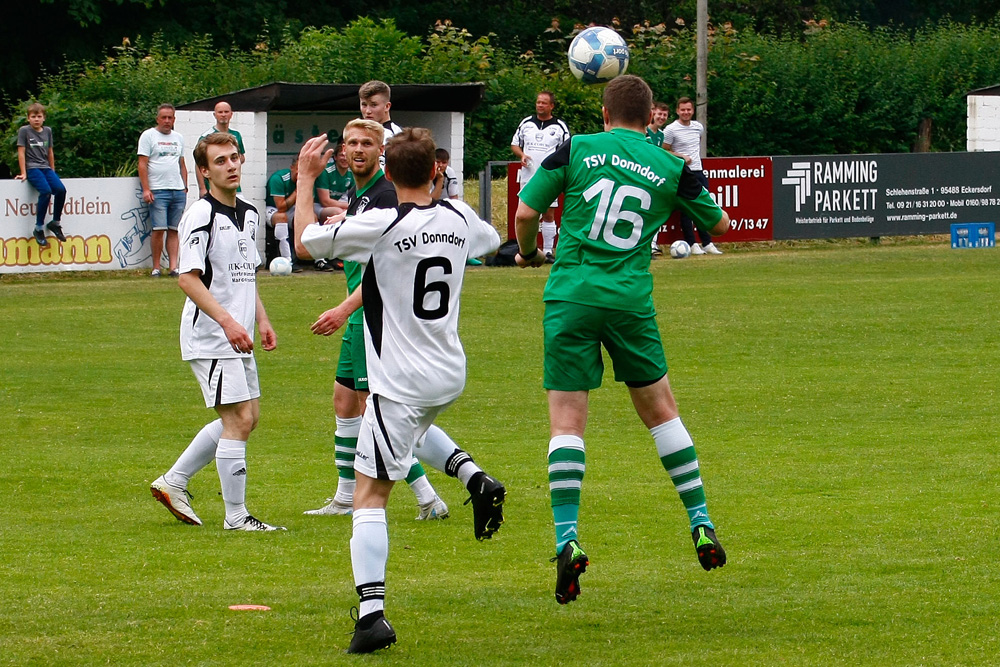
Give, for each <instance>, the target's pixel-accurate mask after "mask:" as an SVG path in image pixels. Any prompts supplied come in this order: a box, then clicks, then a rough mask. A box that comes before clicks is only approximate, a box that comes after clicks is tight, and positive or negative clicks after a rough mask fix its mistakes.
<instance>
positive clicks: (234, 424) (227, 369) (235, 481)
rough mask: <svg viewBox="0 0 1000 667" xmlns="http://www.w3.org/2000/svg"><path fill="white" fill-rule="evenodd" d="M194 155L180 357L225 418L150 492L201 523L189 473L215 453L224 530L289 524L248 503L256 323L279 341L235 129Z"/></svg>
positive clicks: (184, 242)
mask: <svg viewBox="0 0 1000 667" xmlns="http://www.w3.org/2000/svg"><path fill="white" fill-rule="evenodd" d="M194 159H195V164H196V165H197V168H198V171H199V174H200V176H201V177H202V178H207V179H208V181H209V194H207V195H206V196H205V197H203V198H202V199H199V200H198V201H197V202H195V203H194V204H192V205H191V207H190V208H189V209H188V210H187V212H186V213H185V214H184V218H183V219H182V220H181V223H180V228H179V230H178V240H179V242H180V243H179V245H180V260H179V271H180V274H181V275H180V278H178V280H177V282H178V284H179V285H180V288H181V289H182V290H184V293H185V294H186V295H187V299H186V300H185V302H184V310H183V313H182V314H181V332H180V342H181V358H182V359H184V360H185V361H188V362H190V364H191V369H192V370H193V371H194V374H195V377H197V378H198V383H199V384H200V385H201V392H202V395H203V397H204V399H205V406H206V407H210V408H215V411H216V412H217V413H218V415H219V419H216V420H215V421H213V422H211V423H210V424H208V425H206V426H205V427H204V428H203V429H202V430H201V431H200V432H199V433H198V435H196V436H195V438H194V440H192V441H191V444H190V445H188V447H187V449H185V450H184V452H183V453H182V454H181V456H180V458H178V459H177V462H176V463H174V465H173V467H171V468H170V470H168V471H167V472H166V473H165V474H163V475H161V476H160V477H159V478H158V479H157V480H156V481H154V482H153V484H152V486H151V487H150V490H151V491H152V494H153V497H154V498H156V499H157V500H158V501H160V502H161V503H163V504H164V505H165V506H166V508H167V509H168V510H170V512H171V513H172V514H173V515H174V516H175V517H177V518H178V519H180V520H181V521H183V522H184V523H189V524H193V525H198V526H200V525H201V519H199V518H198V516H197V515H196V514H195V513H194V509H192V507H191V505H190V503H189V502H188V498H187V495H188V494H187V484H188V480H190V478H191V477H192V476H194V474H195V473H197V472H198V471H199V470H201V469H202V468H204V467H205V466H206V465H208V464H209V463H210V462H211V461H212V459H215V462H216V467H217V468H218V471H219V481H220V482H221V483H222V499H223V501H224V502H225V505H226V519H225V521H224V522H223V527H224V528H225V529H226V530H247V531H271V530H284V528H283V527H281V526H271V525H268V524H266V523H264V522H263V521H260V520H258V519H256V518H254V517H253V516H252V515H251V514H250V512H249V511H247V508H246V504H245V499H246V479H247V466H246V446H247V438H248V437H249V436H250V432H251V431H253V429H254V428H256V426H257V419H258V417H259V415H260V405H259V397H260V384H259V382H258V379H257V364H256V362H255V361H254V357H253V330H254V323H255V322H256V324H257V329H258V331H259V332H260V340H261V346H262V347H263V348H264V349H265V350H273V349H274V348H275V347H276V346H277V337H276V336H275V333H274V329H273V328H272V327H271V322H270V320H268V318H267V313H266V312H265V310H264V304H263V303H261V300H260V296H259V295H258V293H257V283H256V277H255V276H256V270H257V266H258V265H259V264H260V255H258V253H257V243H256V233H257V226H258V224H259V222H260V215H259V213H258V212H257V209H256V208H254V207H253V206H252V205H251V204H248V203H247V202H246V201H244V200H242V199H239V198H237V197H236V190H237V189H238V188H239V185H240V174H241V161H240V152H239V145H238V144H237V142H236V138H235V137H233V136H232V135H231V134H227V133H222V132H218V133H215V134H211V135H208V136H206V137H204V138H202V139H201V140H200V141H199V142H198V145H197V146H196V147H195V150H194Z"/></svg>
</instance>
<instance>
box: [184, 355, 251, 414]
mask: <svg viewBox="0 0 1000 667" xmlns="http://www.w3.org/2000/svg"><path fill="white" fill-rule="evenodd" d="M190 363H191V370H192V371H194V376H195V377H196V378H198V384H199V385H200V386H201V394H202V396H204V397H205V407H206V408H214V407H218V406H220V405H232V404H234V403H243V402H245V401H249V400H250V399H253V398H260V382H259V381H258V380H257V361H256V360H255V359H254V358H253V357H252V356H250V357H240V358H237V359H192V360H191V362H190Z"/></svg>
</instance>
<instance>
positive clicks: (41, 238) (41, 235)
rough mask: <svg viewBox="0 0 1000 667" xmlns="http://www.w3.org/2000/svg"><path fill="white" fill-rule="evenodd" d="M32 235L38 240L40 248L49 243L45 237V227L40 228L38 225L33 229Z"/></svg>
mask: <svg viewBox="0 0 1000 667" xmlns="http://www.w3.org/2000/svg"><path fill="white" fill-rule="evenodd" d="M31 235H32V236H34V237H35V241H37V242H38V247H39V248H44V247H46V246H47V245H48V244H49V241H48V239H46V238H45V230H44V229H39V228H38V227H35V231H33V232H32V233H31Z"/></svg>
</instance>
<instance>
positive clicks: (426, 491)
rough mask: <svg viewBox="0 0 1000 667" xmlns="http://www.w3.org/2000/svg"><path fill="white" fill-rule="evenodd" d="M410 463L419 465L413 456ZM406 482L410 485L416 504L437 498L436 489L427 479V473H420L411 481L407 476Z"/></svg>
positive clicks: (423, 503) (426, 502) (422, 503)
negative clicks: (415, 497)
mask: <svg viewBox="0 0 1000 667" xmlns="http://www.w3.org/2000/svg"><path fill="white" fill-rule="evenodd" d="M412 465H420V461H418V460H417V459H416V458H414V459H413V461H412ZM421 469H423V468H421ZM406 483H407V484H409V485H410V489H411V490H412V491H413V493H414V494H415V495H416V496H417V504H418V505H426V504H428V503H432V502H434V500H435V499H436V498H437V491H435V490H434V486H433V485H432V484H431V481H430V480H429V479H427V475H421V476H420V477H417V478H416V479H415V480H413V481H412V482H411V481H410V480H409V478H407V480H406Z"/></svg>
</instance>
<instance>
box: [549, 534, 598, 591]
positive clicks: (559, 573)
mask: <svg viewBox="0 0 1000 667" xmlns="http://www.w3.org/2000/svg"><path fill="white" fill-rule="evenodd" d="M551 560H554V561H557V562H556V602H558V603H559V604H569V603H570V602H572V601H573V600H575V599H576V598H578V597H579V596H580V575H581V574H583V573H584V572H586V571H587V566H588V565H590V559H588V558H587V554H585V553H583V549H582V548H580V543H579V542H577V541H576V540H570V541H569V542H567V543H566V544H564V545H563V548H562V551H560V552H559V555H558V556H556V557H555V558H552V559H551Z"/></svg>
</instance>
